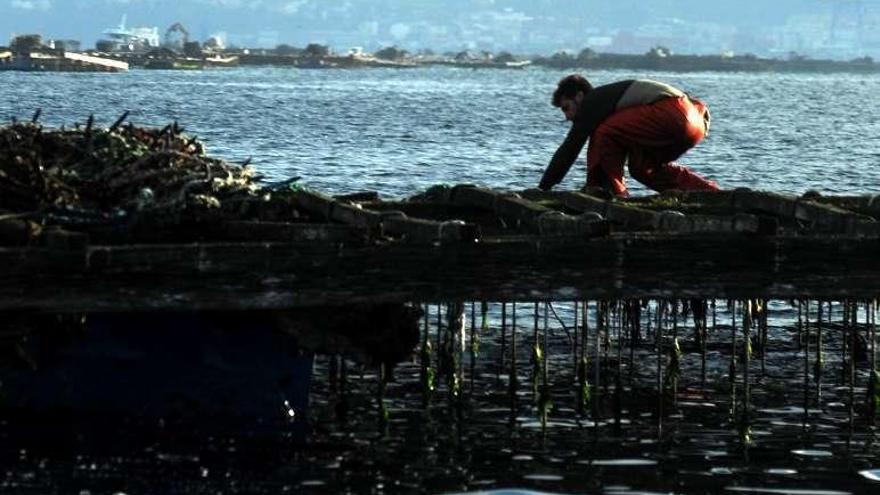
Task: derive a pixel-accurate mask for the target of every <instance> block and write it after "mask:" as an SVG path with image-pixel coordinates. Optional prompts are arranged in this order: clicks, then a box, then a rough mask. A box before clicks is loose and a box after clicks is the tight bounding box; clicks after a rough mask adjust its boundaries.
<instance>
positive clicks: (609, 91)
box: [538, 74, 719, 196]
mask: <svg viewBox="0 0 880 495" xmlns="http://www.w3.org/2000/svg"><path fill="white" fill-rule="evenodd" d="M553 106H555V107H559V108H560V109H561V110H562V113H564V114H565V118H566V120H569V121H571V123H572V125H571V130H569V131H568V136H566V138H565V141H564V142H563V143H562V145H560V146H559V149H558V150H556V153H555V154H554V155H553V159H552V160H551V161H550V165H548V166H547V170H545V171H544V176H543V177H542V178H541V182H540V184H539V185H538V187H539V188H541V189H544V190H549V189H550V188H552V187H553V186H555V185H556V184H558V183H559V182H561V181H562V179H563V177H565V174H566V173H568V170H569V169H570V168H571V165H572V163H574V161H575V160H576V159H577V157H578V154H580V152H581V149H583V147H584V144H585V143H586V142H587V139H588V138H589V139H590V146H589V147H588V148H587V186H598V187H602V188H603V189H605V190H607V191H610V192H611V193H613V194H615V195H617V196H628V195H629V193H628V191H627V189H626V182H625V179H624V177H623V164H624V163H625V162H627V163H628V167H629V173H630V175H632V177H633V178H634V179H636V180H637V181H639V182H641V183H642V184H644V185H646V186H648V187H649V188H651V189H653V190H655V191H665V190H667V189H681V190H691V191H693V190H702V191H717V190H718V189H719V188H718V184H716V183H715V182H712V181H709V180H706V179H704V178H703V177H700V176H699V175H697V174H696V173H694V172H692V171H691V170H690V169H688V168H687V167H684V166H682V165H678V164H675V163H673V161H674V160H676V159H677V158H678V157H680V156H681V155H682V154H684V152H685V151H687V150H689V149H691V148H693V147H694V146H696V144H697V143H699V142H700V141H702V139H703V138H704V137H705V136H706V133H707V132H708V131H709V110H708V109H707V108H706V106H705V105H704V104H703V103H702V102H701V101H699V100H697V99H695V98H691V97H689V96H687V95H686V94H685V93H684V92H682V91H681V90H679V89H676V88H674V87H672V86H669V85H668V84H663V83H659V82H656V81H648V80H627V81H619V82H615V83H611V84H606V85H604V86H598V87H596V88H594V87H593V86H592V85H591V84H590V83H589V81H587V80H586V79H585V78H584V77H583V76H581V75H579V74H572V75H570V76H567V77H565V78H563V79H562V80H561V81H559V85H558V86H557V88H556V91H555V92H554V93H553Z"/></svg>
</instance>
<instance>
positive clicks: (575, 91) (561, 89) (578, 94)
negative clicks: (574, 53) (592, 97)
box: [553, 74, 593, 120]
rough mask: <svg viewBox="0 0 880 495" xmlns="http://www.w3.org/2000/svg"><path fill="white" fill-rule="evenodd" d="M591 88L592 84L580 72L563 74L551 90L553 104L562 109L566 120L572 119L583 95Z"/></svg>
mask: <svg viewBox="0 0 880 495" xmlns="http://www.w3.org/2000/svg"><path fill="white" fill-rule="evenodd" d="M591 89H593V85H592V84H590V81H587V79H586V78H585V77H584V76H582V75H580V74H571V75H569V76H565V77H563V78H562V80H561V81H559V84H558V85H557V86H556V91H554V92H553V106H554V107H559V108H560V109H561V110H562V113H564V114H565V119H566V120H574V116H575V115H577V111H578V108H579V107H580V104H581V102H582V101H583V99H584V95H585V94H587V93H589V92H590V90H591Z"/></svg>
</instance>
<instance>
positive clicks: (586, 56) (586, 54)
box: [577, 47, 599, 65]
mask: <svg viewBox="0 0 880 495" xmlns="http://www.w3.org/2000/svg"><path fill="white" fill-rule="evenodd" d="M597 58H599V54H598V53H596V50H593V49H592V48H589V47H587V48H584V49H583V50H581V51H580V53H578V55H577V61H578V63H579V64H581V65H584V64H586V63H588V62H589V61H590V60H595V59H597Z"/></svg>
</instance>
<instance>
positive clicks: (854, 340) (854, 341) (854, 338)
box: [847, 301, 859, 443]
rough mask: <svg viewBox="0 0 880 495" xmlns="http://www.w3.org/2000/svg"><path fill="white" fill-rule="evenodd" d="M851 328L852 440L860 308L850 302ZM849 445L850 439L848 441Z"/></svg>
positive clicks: (850, 402)
mask: <svg viewBox="0 0 880 495" xmlns="http://www.w3.org/2000/svg"><path fill="white" fill-rule="evenodd" d="M847 305H848V306H850V313H851V318H852V322H851V326H850V329H849V332H850V338H851V340H850V342H851V345H850V352H849V436H850V438H852V436H853V433H854V428H855V423H854V421H855V419H854V415H855V402H856V391H855V388H856V345H858V338H859V334H858V307H857V306H856V303H855V302H852V301H850V302H849V303H848V304H847ZM847 443H849V439H847Z"/></svg>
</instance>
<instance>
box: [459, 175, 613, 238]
mask: <svg viewBox="0 0 880 495" xmlns="http://www.w3.org/2000/svg"><path fill="white" fill-rule="evenodd" d="M447 200H448V201H450V202H451V203H452V204H455V205H458V206H469V207H477V208H482V209H485V210H488V211H491V212H494V213H495V214H496V215H498V216H499V217H500V218H501V219H502V220H503V221H504V222H505V223H506V225H507V226H508V227H509V228H512V229H514V230H525V231H527V232H531V233H534V234H537V235H539V236H565V235H568V236H586V237H592V236H598V235H605V234H607V233H608V232H609V226H608V225H607V222H604V221H603V219H602V218H601V217H598V216H595V215H566V214H564V213H562V212H559V211H557V210H554V209H553V208H548V207H546V206H543V205H540V204H537V203H535V202H534V201H532V200H530V199H526V198H523V197H521V196H520V195H519V194H516V193H505V192H498V191H493V190H491V189H486V188H481V187H476V186H458V187H455V188H452V190H451V191H450V193H449V195H448V198H447Z"/></svg>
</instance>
